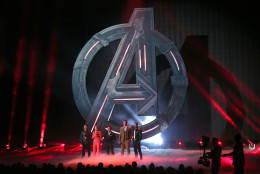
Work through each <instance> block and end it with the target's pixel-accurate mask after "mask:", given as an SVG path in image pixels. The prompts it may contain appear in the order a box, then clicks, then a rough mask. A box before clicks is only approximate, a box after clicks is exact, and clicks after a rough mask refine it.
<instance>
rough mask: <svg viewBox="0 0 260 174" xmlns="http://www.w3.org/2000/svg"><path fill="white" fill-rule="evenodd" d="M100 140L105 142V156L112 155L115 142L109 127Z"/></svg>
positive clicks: (114, 136)
mask: <svg viewBox="0 0 260 174" xmlns="http://www.w3.org/2000/svg"><path fill="white" fill-rule="evenodd" d="M102 140H105V142H106V149H107V154H110V153H111V154H112V155H114V143H115V141H116V135H115V133H114V132H112V127H111V126H108V127H107V131H106V133H105V135H104V137H103V138H102Z"/></svg>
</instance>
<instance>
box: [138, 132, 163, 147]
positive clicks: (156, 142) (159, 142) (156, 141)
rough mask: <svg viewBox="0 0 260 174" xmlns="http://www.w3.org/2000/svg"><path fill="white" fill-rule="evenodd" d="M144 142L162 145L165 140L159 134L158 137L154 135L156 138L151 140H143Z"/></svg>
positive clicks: (153, 137)
mask: <svg viewBox="0 0 260 174" xmlns="http://www.w3.org/2000/svg"><path fill="white" fill-rule="evenodd" d="M143 142H145V143H153V144H158V145H162V143H163V139H162V137H161V133H159V134H156V135H154V136H152V137H150V138H147V139H145V140H143Z"/></svg>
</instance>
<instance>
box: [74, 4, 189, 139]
mask: <svg viewBox="0 0 260 174" xmlns="http://www.w3.org/2000/svg"><path fill="white" fill-rule="evenodd" d="M118 39H121V41H120V44H119V46H118V49H117V51H116V53H115V55H114V58H113V61H112V62H111V65H110V67H109V69H108V72H107V74H106V76H105V79H104V81H103V83H102V85H101V88H100V90H99V92H98V94H97V97H96V99H95V102H94V104H93V105H92V104H91V103H90V99H89V97H88V94H87V85H86V75H87V70H88V66H89V64H90V62H91V61H92V59H93V57H94V56H95V54H96V53H97V52H98V51H99V50H100V49H101V48H102V47H106V46H107V45H109V43H110V42H112V41H114V40H118ZM156 47H157V48H158V49H159V50H160V52H161V53H163V54H164V55H165V57H166V58H167V60H168V61H169V64H170V66H171V69H172V76H171V84H172V86H173V88H172V94H171V95H172V96H171V99H170V101H169V103H168V105H167V107H166V108H165V110H164V111H163V112H162V113H161V114H158V110H157V105H158V100H157V83H156V56H155V48H156ZM134 55H137V56H136V57H137V58H136V59H135V64H136V84H123V80H124V78H125V76H126V73H127V70H128V68H129V66H130V64H131V61H132V59H133V57H134ZM72 85H73V94H74V98H75V102H76V104H77V107H78V109H79V111H80V113H81V115H82V116H83V118H84V119H85V120H86V122H87V123H88V125H89V126H90V128H91V131H92V130H93V129H94V126H95V125H99V126H100V127H101V128H105V127H106V126H107V125H112V127H113V129H114V131H115V132H116V133H118V132H119V129H120V126H121V125H115V124H113V123H111V122H109V120H110V117H111V113H112V111H113V108H114V106H115V104H126V103H137V104H138V115H142V116H151V115H156V119H155V120H153V121H152V122H150V123H148V124H145V125H142V126H141V129H142V130H143V137H144V138H148V137H150V136H152V135H155V134H157V133H159V132H161V131H163V130H164V129H166V128H167V127H168V125H169V124H170V123H171V122H172V121H173V120H174V119H175V118H176V116H177V115H178V113H179V111H180V109H181V106H182V104H183V102H184V98H185V95H186V89H187V85H188V80H187V75H186V70H185V66H184V63H183V60H182V57H181V55H180V53H179V51H178V50H177V48H176V46H175V45H174V44H173V43H172V42H171V41H170V40H169V39H168V38H166V37H165V36H164V35H162V34H161V33H159V32H158V31H156V30H154V18H153V9H152V8H141V9H135V10H134V12H133V14H132V17H131V19H130V21H129V23H128V24H120V25H115V26H112V27H109V28H106V29H104V30H102V31H101V32H98V33H97V34H95V35H94V36H93V37H92V38H91V39H90V40H89V41H88V42H87V43H86V45H85V46H84V47H83V49H82V50H81V52H80V54H79V55H78V58H77V60H76V62H75V65H74V70H73V79H72Z"/></svg>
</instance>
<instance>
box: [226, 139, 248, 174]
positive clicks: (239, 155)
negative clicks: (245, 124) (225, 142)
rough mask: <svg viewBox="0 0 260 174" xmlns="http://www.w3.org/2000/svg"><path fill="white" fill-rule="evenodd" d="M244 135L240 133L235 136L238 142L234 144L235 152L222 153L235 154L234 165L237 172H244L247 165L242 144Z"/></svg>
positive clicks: (237, 173)
mask: <svg viewBox="0 0 260 174" xmlns="http://www.w3.org/2000/svg"><path fill="white" fill-rule="evenodd" d="M241 140H242V137H241V135H240V134H237V135H236V136H235V141H236V144H235V146H234V149H233V152H231V153H228V154H224V155H222V156H223V157H226V156H229V155H233V165H234V173H235V174H243V173H244V167H245V156H244V149H243V144H242V141H241Z"/></svg>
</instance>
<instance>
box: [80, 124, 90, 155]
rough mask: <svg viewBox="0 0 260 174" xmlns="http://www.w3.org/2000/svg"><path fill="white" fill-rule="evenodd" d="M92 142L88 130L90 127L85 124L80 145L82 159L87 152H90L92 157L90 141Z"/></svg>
mask: <svg viewBox="0 0 260 174" xmlns="http://www.w3.org/2000/svg"><path fill="white" fill-rule="evenodd" d="M90 140H91V133H90V131H89V130H88V125H87V124H84V128H83V130H82V132H81V134H80V143H81V146H82V157H84V156H85V151H86V149H87V151H88V157H90V142H91V141H90Z"/></svg>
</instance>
